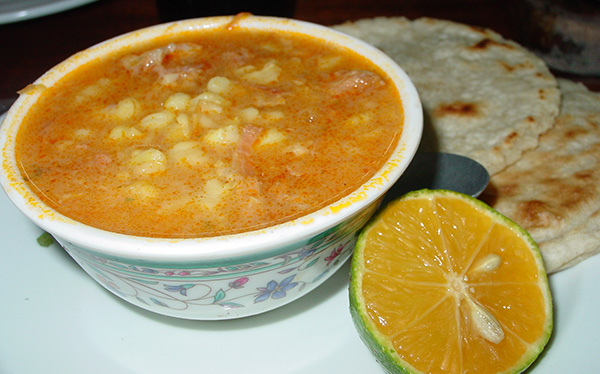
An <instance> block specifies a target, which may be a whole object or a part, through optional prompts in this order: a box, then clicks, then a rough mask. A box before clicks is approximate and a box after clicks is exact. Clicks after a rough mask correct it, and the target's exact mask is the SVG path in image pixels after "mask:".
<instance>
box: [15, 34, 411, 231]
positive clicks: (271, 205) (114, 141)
mask: <svg viewBox="0 0 600 374" xmlns="http://www.w3.org/2000/svg"><path fill="white" fill-rule="evenodd" d="M213 78H215V79H213ZM394 90H395V88H394V86H393V83H392V82H391V81H389V79H388V78H387V77H385V76H384V75H383V74H382V73H381V71H379V70H378V69H377V68H376V67H375V66H373V65H372V64H371V63H369V62H368V61H366V60H365V59H364V58H362V57H360V56H358V55H356V54H355V53H353V52H351V51H348V50H343V49H340V48H339V47H334V46H329V45H326V44H323V43H317V42H315V41H314V40H311V39H310V38H307V37H303V36H300V35H296V34H293V33H268V32H256V31H253V32H250V31H247V30H242V29H233V30H218V31H213V32H206V31H205V32H203V33H202V34H195V35H194V34H190V35H182V36H180V37H179V38H175V39H171V40H159V41H156V42H154V43H152V44H150V45H146V46H144V48H143V49H140V50H130V51H127V52H124V53H120V54H119V55H117V56H111V57H110V58H107V59H105V60H102V61H96V62H93V63H89V64H87V65H85V66H82V67H81V68H79V69H78V70H76V71H74V72H73V73H71V74H69V75H68V76H67V77H66V78H65V79H62V80H61V81H60V82H58V83H57V84H56V85H54V86H53V87H51V88H48V89H47V90H46V91H45V92H44V94H43V96H42V98H41V99H40V101H39V103H38V104H36V106H35V107H34V108H33V109H32V110H31V112H30V113H29V114H28V115H27V117H26V118H25V120H24V123H23V125H22V128H21V130H20V132H19V134H18V139H17V150H16V152H17V158H18V160H19V162H20V164H21V166H22V170H21V171H22V173H23V174H24V176H25V178H26V179H27V180H28V182H29V183H30V185H31V186H32V188H33V189H34V191H36V192H37V193H38V195H39V196H40V197H41V198H42V199H43V200H44V201H45V202H46V203H48V204H49V205H50V206H52V207H53V208H55V209H56V210H57V211H59V212H61V213H62V214H64V215H66V216H68V217H71V218H73V219H75V220H78V221H81V222H83V223H86V224H88V225H90V226H94V227H98V228H101V229H105V230H109V231H114V232H119V233H124V234H130V235H136V236H150V237H173V238H177V237H202V236H214V235H220V234H228V233H237V232H243V231H248V230H252V229H258V228H262V227H267V226H270V225H272V224H275V223H281V222H285V221H287V220H290V219H293V218H297V217H300V216H302V215H305V214H307V213H310V212H313V211H316V210H318V209H320V208H322V207H324V206H326V205H327V204H329V203H331V202H333V201H335V200H337V199H339V198H341V197H343V196H344V195H346V194H347V193H349V192H351V191H353V190H355V189H356V188H358V187H359V186H360V185H361V184H362V183H364V182H365V181H366V180H368V179H369V178H370V177H371V176H372V175H373V174H374V173H375V172H376V171H377V170H378V169H379V168H380V167H381V166H382V164H383V162H384V161H385V160H386V159H387V158H388V157H389V156H390V152H391V150H392V149H393V148H394V147H395V145H396V144H397V141H398V138H399V135H400V132H401V124H402V120H403V117H402V112H401V106H400V101H399V100H400V99H399V97H398V94H397V93H395V92H394Z"/></svg>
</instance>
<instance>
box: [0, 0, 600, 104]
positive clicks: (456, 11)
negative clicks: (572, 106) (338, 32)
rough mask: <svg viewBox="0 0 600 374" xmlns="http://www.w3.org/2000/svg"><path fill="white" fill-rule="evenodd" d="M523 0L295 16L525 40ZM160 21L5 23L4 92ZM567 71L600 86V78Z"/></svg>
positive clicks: (318, 3)
mask: <svg viewBox="0 0 600 374" xmlns="http://www.w3.org/2000/svg"><path fill="white" fill-rule="evenodd" d="M521 1H527V0H521ZM521 1H519V0H504V1H496V0H297V6H296V12H295V16H294V18H297V19H301V20H305V21H311V22H316V23H320V24H324V25H333V24H337V23H342V22H344V21H347V20H356V19H360V18H366V17H374V16H404V17H407V18H410V19H414V18H418V17H422V16H428V17H435V18H443V19H449V20H454V21H458V22H463V23H467V24H471V25H476V26H481V27H488V28H491V29H493V30H495V31H497V32H498V33H500V34H502V35H503V36H504V37H506V38H508V39H513V40H517V41H521V40H522V36H520V33H522V26H523V20H522V19H521V18H520V15H519V11H520V10H521V9H522V8H523V7H522V6H521ZM573 1H577V0H573ZM593 1H595V2H596V3H598V2H597V1H596V0H593ZM598 4H600V3H598ZM157 23H160V18H159V15H158V11H157V8H156V4H155V1H154V0H98V1H96V2H93V3H90V4H88V5H84V6H81V7H79V8H75V9H72V10H68V11H65V12H62V13H58V14H54V15H49V16H45V17H41V18H37V19H31V20H26V21H21V22H16V23H11V24H4V25H0V51H1V52H0V72H1V73H2V76H3V78H2V83H1V84H0V98H4V97H9V96H14V95H16V92H17V91H18V90H19V89H21V88H23V87H24V86H26V85H27V84H29V83H32V82H33V81H34V80H35V79H36V78H37V77H39V76H40V75H42V74H43V73H44V72H45V71H46V70H48V69H50V68H51V67H52V66H54V65H56V64H57V63H59V62H60V61H62V60H64V59H65V58H67V57H69V56H70V55H72V54H73V53H75V52H77V51H80V50H82V49H85V48H87V47H90V46H92V45H94V44H96V43H98V42H101V41H103V40H105V39H108V38H110V37H113V36H117V35H120V34H123V33H125V32H129V31H132V30H135V29H138V28H142V27H146V26H150V25H153V24H157ZM559 75H562V76H567V75H565V74H559ZM567 77H569V78H572V79H575V80H578V81H581V82H583V83H584V84H586V85H587V86H588V87H589V88H591V89H593V90H595V91H600V83H599V82H600V79H598V78H595V77H583V76H571V75H568V76H567Z"/></svg>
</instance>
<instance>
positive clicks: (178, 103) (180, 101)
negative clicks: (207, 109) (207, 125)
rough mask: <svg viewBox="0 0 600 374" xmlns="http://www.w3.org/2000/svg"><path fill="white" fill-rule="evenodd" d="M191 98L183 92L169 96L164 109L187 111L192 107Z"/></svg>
mask: <svg viewBox="0 0 600 374" xmlns="http://www.w3.org/2000/svg"><path fill="white" fill-rule="evenodd" d="M191 99H192V98H191V97H190V95H188V94H185V93H183V92H178V93H176V94H173V95H171V96H169V98H168V99H167V101H165V105H164V107H165V108H166V109H170V110H186V109H187V108H188V106H189V105H190V101H191Z"/></svg>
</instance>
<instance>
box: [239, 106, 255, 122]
mask: <svg viewBox="0 0 600 374" xmlns="http://www.w3.org/2000/svg"><path fill="white" fill-rule="evenodd" d="M259 114H260V112H259V111H258V109H256V108H253V107H249V108H244V109H242V110H240V117H241V118H242V120H244V121H249V122H251V121H254V120H255V119H257V118H258V115H259Z"/></svg>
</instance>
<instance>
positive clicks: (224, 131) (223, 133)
mask: <svg viewBox="0 0 600 374" xmlns="http://www.w3.org/2000/svg"><path fill="white" fill-rule="evenodd" d="M239 139H240V132H239V128H238V126H237V125H229V126H225V127H221V128H218V129H214V130H210V131H208V132H207V133H206V135H205V136H204V141H205V142H206V143H208V144H212V145H232V144H236V143H237V142H238V141H239Z"/></svg>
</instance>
